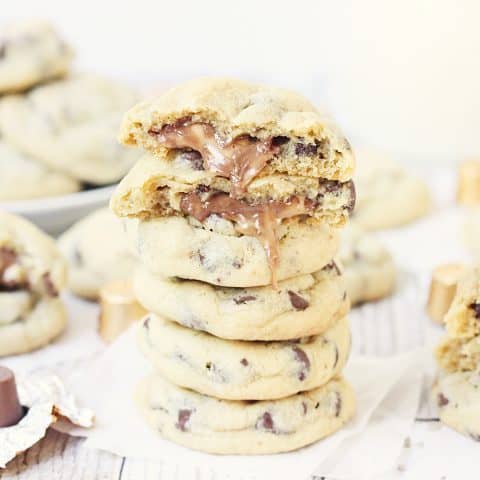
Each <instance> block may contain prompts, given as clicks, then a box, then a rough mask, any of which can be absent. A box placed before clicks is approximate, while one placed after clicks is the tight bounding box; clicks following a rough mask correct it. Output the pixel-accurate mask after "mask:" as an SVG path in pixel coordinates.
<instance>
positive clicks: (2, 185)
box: [0, 140, 80, 202]
mask: <svg viewBox="0 0 480 480" xmlns="http://www.w3.org/2000/svg"><path fill="white" fill-rule="evenodd" d="M78 190H80V183H79V182H78V181H77V180H75V179H73V178H71V177H69V176H68V175H64V174H63V173H60V172H55V171H53V170H51V169H50V168H48V167H47V166H45V165H44V164H42V163H41V162H38V161H37V160H35V159H34V158H32V157H30V156H28V155H24V154H22V153H20V152H19V151H18V150H17V149H15V148H13V147H12V146H11V145H9V144H7V143H6V142H2V141H1V140H0V202H3V201H12V200H27V199H31V198H40V197H52V196H55V195H62V194H67V193H73V192H76V191H78Z"/></svg>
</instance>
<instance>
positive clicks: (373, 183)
mask: <svg viewBox="0 0 480 480" xmlns="http://www.w3.org/2000/svg"><path fill="white" fill-rule="evenodd" d="M355 154H356V157H357V159H358V168H357V170H356V176H355V179H354V180H355V185H356V189H357V197H358V198H357V203H356V208H355V213H354V215H353V219H354V220H355V222H356V223H357V225H359V226H361V227H363V228H364V229H366V230H379V229H384V228H393V227H398V226H401V225H404V224H407V223H410V222H412V221H414V220H416V219H418V218H420V217H423V216H424V215H426V214H427V213H428V211H429V209H430V206H431V195H430V192H429V190H428V187H427V185H426V184H425V183H424V182H423V181H422V180H421V179H420V178H418V177H416V176H414V175H413V174H411V173H410V172H408V171H407V170H405V169H403V168H402V167H401V166H400V165H397V164H395V163H394V162H393V161H392V160H390V159H389V158H388V156H386V155H385V154H382V153H379V152H376V151H372V150H355Z"/></svg>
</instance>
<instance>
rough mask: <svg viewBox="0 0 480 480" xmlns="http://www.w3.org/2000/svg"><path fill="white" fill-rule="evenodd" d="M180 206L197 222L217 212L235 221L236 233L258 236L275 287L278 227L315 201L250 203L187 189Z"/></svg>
mask: <svg viewBox="0 0 480 480" xmlns="http://www.w3.org/2000/svg"><path fill="white" fill-rule="evenodd" d="M180 208H181V209H182V211H183V212H184V213H185V214H187V215H191V216H192V217H194V218H196V219H197V220H198V221H199V222H203V221H204V220H205V219H206V218H207V217H208V216H209V215H212V214H216V215H219V216H221V217H222V218H225V219H227V220H231V221H233V222H235V224H236V228H237V231H238V232H239V233H241V234H243V235H250V236H253V237H256V238H258V239H259V240H260V241H261V242H262V244H263V246H264V248H265V252H266V254H267V258H268V262H269V265H270V270H271V272H272V283H273V285H274V286H276V276H275V270H276V267H277V265H278V261H279V246H278V238H277V226H278V225H279V224H280V222H281V221H282V220H283V219H285V218H291V217H295V216H297V215H305V214H308V213H310V212H311V211H312V210H313V208H314V202H313V201H312V200H309V199H308V198H305V197H301V196H294V197H291V198H290V199H289V200H287V201H283V202H282V201H270V202H267V203H261V204H258V205H249V204H248V203H246V202H244V201H241V200H236V199H234V198H231V197H230V196H228V194H226V193H223V192H215V193H212V194H208V196H207V198H205V199H202V198H201V197H200V195H199V194H198V193H197V192H190V193H187V194H186V195H184V196H183V198H182V200H181V202H180Z"/></svg>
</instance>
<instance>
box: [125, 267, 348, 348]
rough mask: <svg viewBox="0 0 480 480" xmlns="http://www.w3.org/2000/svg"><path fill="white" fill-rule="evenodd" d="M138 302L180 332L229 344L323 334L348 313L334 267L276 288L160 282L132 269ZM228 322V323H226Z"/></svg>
mask: <svg viewBox="0 0 480 480" xmlns="http://www.w3.org/2000/svg"><path fill="white" fill-rule="evenodd" d="M133 285H134V290H135V296H136V297H137V299H138V301H139V302H140V303H141V304H142V305H143V306H144V307H145V308H146V309H147V310H149V311H151V312H154V313H156V314H158V315H160V316H164V317H166V318H168V319H170V320H174V321H176V322H178V323H179V324H181V325H184V326H185V327H189V328H194V329H196V330H204V331H206V332H208V333H211V334H212V335H215V336H217V337H221V338H226V339H234V340H287V339H291V338H299V337H305V336H309V335H317V334H319V333H322V332H324V331H325V330H326V329H327V328H329V327H330V326H331V325H333V323H335V322H336V321H337V320H339V319H340V318H342V317H343V316H345V315H346V314H347V312H348V310H349V300H348V298H347V295H346V291H345V284H344V280H343V278H342V277H341V275H340V270H338V268H337V267H336V265H335V263H334V262H332V263H329V264H328V265H327V266H325V267H324V268H323V269H322V270H320V271H318V272H315V273H312V274H308V275H300V276H298V277H295V278H292V279H289V280H283V281H281V282H279V283H278V287H277V288H276V289H273V288H272V287H270V286H267V287H257V288H255V287H251V288H226V287H218V286H213V285H210V284H208V283H204V282H198V281H189V280H183V279H180V278H166V277H161V276H159V275H155V274H152V273H150V272H149V271H148V269H147V268H145V267H141V266H140V267H138V268H137V269H136V272H135V275H134V282H133ZM227 319H228V320H227Z"/></svg>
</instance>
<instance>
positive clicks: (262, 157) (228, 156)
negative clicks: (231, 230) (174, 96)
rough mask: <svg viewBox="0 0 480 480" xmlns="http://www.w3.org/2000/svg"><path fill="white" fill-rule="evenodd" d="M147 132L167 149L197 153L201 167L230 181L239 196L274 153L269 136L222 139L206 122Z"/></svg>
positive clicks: (173, 125)
mask: <svg viewBox="0 0 480 480" xmlns="http://www.w3.org/2000/svg"><path fill="white" fill-rule="evenodd" d="M150 133H152V134H155V135H157V138H158V140H159V141H160V142H162V143H163V144H164V145H165V146H166V147H168V148H190V149H192V150H196V151H197V152H200V154H201V156H202V158H203V164H204V168H205V169H207V170H210V171H211V172H214V173H215V174H216V175H219V176H221V177H225V178H229V179H230V181H231V182H232V192H231V195H232V196H233V197H234V198H239V197H240V196H241V195H242V194H243V193H244V192H245V189H246V187H247V186H248V184H249V183H250V182H251V181H252V180H253V179H254V178H255V177H256V176H257V175H258V173H259V172H260V171H261V170H262V169H263V168H264V167H265V165H266V164H267V162H268V161H269V160H270V159H271V158H272V157H273V155H275V154H277V153H278V151H279V149H280V147H279V146H278V145H274V144H273V142H272V138H271V137H270V138H268V139H266V140H259V139H255V138H253V137H249V136H248V135H242V136H239V137H237V138H234V139H233V140H230V141H225V140H224V139H222V138H220V136H219V135H218V134H217V133H216V132H215V129H214V128H213V127H212V126H211V125H208V124H207V123H189V122H188V121H184V122H181V121H180V122H176V123H175V124H171V125H165V126H164V127H162V128H161V129H160V130H159V131H156V130H154V129H152V130H150Z"/></svg>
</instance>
